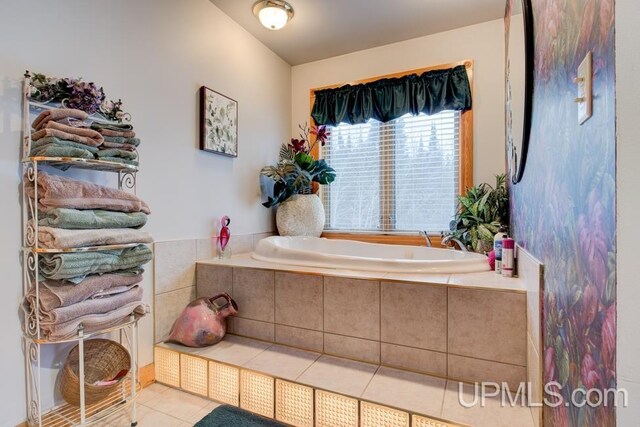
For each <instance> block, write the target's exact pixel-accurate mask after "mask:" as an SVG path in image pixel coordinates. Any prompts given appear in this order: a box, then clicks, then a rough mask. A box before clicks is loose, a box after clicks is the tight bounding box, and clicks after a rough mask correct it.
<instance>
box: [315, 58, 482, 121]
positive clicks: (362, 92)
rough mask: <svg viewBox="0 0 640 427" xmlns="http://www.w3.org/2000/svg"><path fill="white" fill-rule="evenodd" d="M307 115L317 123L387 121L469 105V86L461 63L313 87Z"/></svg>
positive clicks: (464, 107)
mask: <svg viewBox="0 0 640 427" xmlns="http://www.w3.org/2000/svg"><path fill="white" fill-rule="evenodd" d="M315 96H316V100H315V102H314V104H313V109H312V111H311V117H313V120H315V122H316V124H317V125H331V126H337V125H338V124H339V123H349V124H358V123H365V122H366V121H367V120H369V119H376V120H378V121H381V122H388V121H390V120H393V119H397V118H399V117H402V116H404V115H405V114H407V113H411V114H414V115H418V114H420V113H425V114H427V115H431V114H436V113H439V112H440V111H444V110H458V111H466V110H470V109H471V87H470V86H469V78H468V77H467V70H466V69H465V67H464V65H459V66H457V67H454V68H450V69H447V70H436V71H427V72H425V73H422V74H420V75H418V74H411V75H407V76H404V77H399V78H391V79H380V80H376V81H375V82H371V83H364V84H359V85H354V86H352V85H346V86H341V87H339V88H335V89H322V90H317V91H315Z"/></svg>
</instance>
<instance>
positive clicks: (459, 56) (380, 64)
mask: <svg viewBox="0 0 640 427" xmlns="http://www.w3.org/2000/svg"><path fill="white" fill-rule="evenodd" d="M467 59H472V60H474V72H473V79H474V81H473V86H474V87H473V110H474V113H473V114H474V124H473V130H474V173H473V177H474V181H475V183H480V182H489V183H493V182H494V181H495V179H494V175H496V174H498V173H502V172H504V164H505V161H504V158H505V156H504V139H505V138H504V22H503V20H502V19H499V20H495V21H491V22H487V23H483V24H478V25H473V26H470V27H465V28H460V29H456V30H452V31H447V32H444V33H439V34H434V35H431V36H426V37H420V38H417V39H412V40H407V41H403V42H399V43H394V44H390V45H386V46H381V47H377V48H373V49H367V50H363V51H359V52H354V53H350V54H347V55H342V56H337V57H335V58H329V59H325V60H322V61H316V62H311V63H308V64H303V65H298V66H295V67H293V68H292V72H291V77H292V84H291V87H292V90H291V96H292V116H293V120H292V124H291V131H292V132H293V135H297V134H298V133H299V131H298V124H303V123H307V122H308V121H309V115H310V106H309V90H310V89H313V88H317V87H322V86H327V85H332V84H336V83H349V82H353V81H356V80H360V79H365V78H369V77H375V76H379V75H384V74H390V73H395V72H400V71H406V70H412V69H416V68H422V67H429V66H432V65H439V64H446V63H450V62H456V61H462V60H467Z"/></svg>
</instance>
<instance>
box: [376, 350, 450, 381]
mask: <svg viewBox="0 0 640 427" xmlns="http://www.w3.org/2000/svg"><path fill="white" fill-rule="evenodd" d="M380 362H381V363H382V365H385V366H391V367H395V368H401V369H408V370H410V371H416V372H423V373H425V374H431V375H436V376H439V377H443V378H444V377H446V376H447V354H446V353H438V352H435V351H430V350H422V349H419V348H411V347H405V346H401V345H395V344H387V343H382V344H381V347H380Z"/></svg>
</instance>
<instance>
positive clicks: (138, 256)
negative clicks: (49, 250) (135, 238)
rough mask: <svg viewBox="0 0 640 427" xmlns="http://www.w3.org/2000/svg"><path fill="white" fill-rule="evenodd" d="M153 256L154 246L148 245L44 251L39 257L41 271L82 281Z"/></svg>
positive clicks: (129, 267) (121, 268)
mask: <svg viewBox="0 0 640 427" xmlns="http://www.w3.org/2000/svg"><path fill="white" fill-rule="evenodd" d="M151 258H152V254H151V249H149V248H148V247H147V246H146V245H138V246H135V247H133V248H126V249H119V250H113V251H97V252H70V253H59V254H44V255H42V256H41V257H40V275H41V276H42V277H43V278H45V279H56V280H60V279H69V281H72V282H74V283H79V282H81V281H82V280H83V279H84V278H85V277H86V276H88V275H90V274H102V273H111V272H114V271H119V270H128V269H131V268H134V267H139V266H141V265H144V264H146V263H148V262H149V261H151Z"/></svg>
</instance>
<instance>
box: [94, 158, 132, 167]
mask: <svg viewBox="0 0 640 427" xmlns="http://www.w3.org/2000/svg"><path fill="white" fill-rule="evenodd" d="M100 160H104V161H105V162H115V163H123V164H125V165H131V166H138V165H139V163H138V161H137V160H129V159H123V158H122V157H101V158H100Z"/></svg>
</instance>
